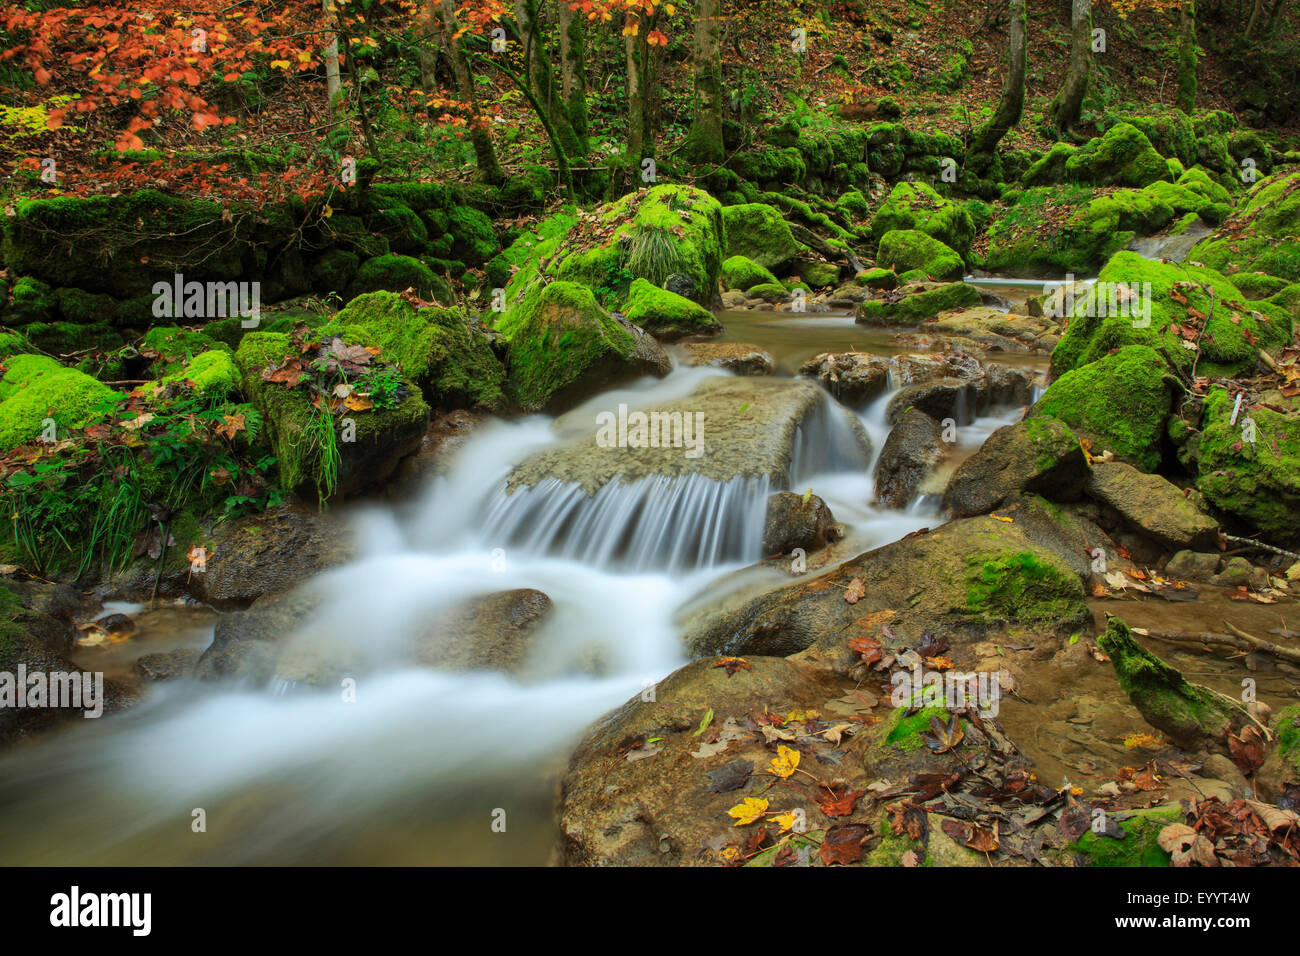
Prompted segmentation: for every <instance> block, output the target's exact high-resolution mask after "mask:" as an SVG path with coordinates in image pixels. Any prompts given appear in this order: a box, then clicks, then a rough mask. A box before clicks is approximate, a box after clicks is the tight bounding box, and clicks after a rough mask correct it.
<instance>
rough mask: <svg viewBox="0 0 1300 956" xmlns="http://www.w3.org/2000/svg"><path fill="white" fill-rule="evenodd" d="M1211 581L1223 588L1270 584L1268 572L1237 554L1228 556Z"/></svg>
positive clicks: (1255, 586)
mask: <svg viewBox="0 0 1300 956" xmlns="http://www.w3.org/2000/svg"><path fill="white" fill-rule="evenodd" d="M1210 583H1211V584H1214V585H1217V586H1218V587H1221V588H1239V587H1242V586H1245V585H1249V586H1251V587H1254V588H1263V587H1266V586H1267V585H1268V572H1267V571H1265V570H1264V569H1263V568H1257V567H1255V566H1254V565H1253V564H1251V563H1250V562H1249V561H1247V560H1246V559H1245V558H1243V557H1241V556H1237V557H1232V558H1228V560H1227V561H1225V562H1224V563H1223V568H1222V569H1221V570H1220V571H1219V573H1218V574H1216V575H1214V577H1212V578H1211V579H1210Z"/></svg>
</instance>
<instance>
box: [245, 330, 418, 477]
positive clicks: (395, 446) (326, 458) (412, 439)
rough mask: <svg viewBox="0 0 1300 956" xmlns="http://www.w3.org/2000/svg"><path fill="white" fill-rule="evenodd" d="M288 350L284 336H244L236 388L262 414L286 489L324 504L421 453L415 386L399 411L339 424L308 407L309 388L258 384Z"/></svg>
mask: <svg viewBox="0 0 1300 956" xmlns="http://www.w3.org/2000/svg"><path fill="white" fill-rule="evenodd" d="M292 349H293V344H292V341H291V339H290V337H289V335H287V334H285V333H282V332H249V333H248V334H247V335H245V336H244V338H243V340H242V341H241V342H240V343H239V349H238V351H237V352H236V353H235V365H236V367H237V368H238V369H239V377H240V383H241V390H242V391H243V393H244V394H245V395H246V396H247V397H248V398H249V399H250V400H251V402H252V404H253V405H255V406H256V408H257V410H258V411H259V412H260V413H261V414H262V418H263V421H264V422H265V427H266V434H267V439H268V443H269V444H270V446H271V448H272V450H273V451H274V452H275V456H276V463H277V466H278V468H279V476H280V484H281V485H282V486H283V487H284V488H286V489H289V490H291V491H294V492H297V493H299V494H304V495H311V496H314V497H318V498H319V499H321V500H324V499H326V498H330V497H344V496H347V495H350V494H353V493H355V492H357V491H361V490H363V489H366V488H369V487H373V486H375V485H377V484H380V483H382V482H383V481H385V480H386V479H387V478H388V477H390V476H391V475H392V474H393V473H394V472H395V471H396V470H397V466H398V464H399V463H400V461H401V459H402V458H404V457H406V456H407V455H409V454H412V453H413V452H415V451H417V450H418V449H419V447H420V443H421V441H422V440H423V438H424V433H425V431H426V430H427V429H428V426H429V406H428V405H427V404H425V401H424V399H423V397H421V395H420V390H419V388H417V387H416V386H415V385H414V384H413V383H407V389H406V397H405V398H404V399H402V401H401V402H400V404H398V406H397V407H396V408H391V409H369V410H366V411H360V412H351V413H349V414H348V415H346V416H344V418H343V419H336V418H335V417H334V416H333V415H331V414H329V412H327V411H322V410H319V409H317V408H315V407H314V406H313V405H312V402H311V398H310V397H309V392H308V391H307V389H306V387H304V386H298V387H294V388H290V387H288V386H285V385H281V384H279V383H275V382H264V381H263V380H262V371H263V370H264V369H265V368H266V367H267V366H268V365H270V364H279V363H281V362H283V361H284V360H285V359H286V358H287V357H288V356H289V354H290V353H291V351H292ZM348 422H351V426H349V425H348V424H347V423H348ZM352 428H355V433H354V434H353V433H352V432H351V429H352ZM349 437H351V438H353V440H351V441H348V440H347V439H348V438H349Z"/></svg>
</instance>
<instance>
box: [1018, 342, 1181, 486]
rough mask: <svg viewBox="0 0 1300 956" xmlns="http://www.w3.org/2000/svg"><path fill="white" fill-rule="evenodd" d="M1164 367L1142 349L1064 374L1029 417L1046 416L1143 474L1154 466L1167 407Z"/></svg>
mask: <svg viewBox="0 0 1300 956" xmlns="http://www.w3.org/2000/svg"><path fill="white" fill-rule="evenodd" d="M1167 374H1168V367H1167V366H1166V365H1165V363H1164V361H1163V360H1162V359H1161V357H1160V356H1159V355H1158V354H1157V353H1156V352H1155V351H1154V350H1153V349H1151V348H1149V347H1147V346H1145V345H1128V346H1125V347H1123V348H1121V349H1120V350H1119V352H1117V353H1116V354H1114V355H1106V356H1104V357H1103V358H1101V359H1099V360H1098V361H1096V362H1092V363H1090V364H1087V365H1083V366H1080V367H1079V368H1077V369H1074V370H1072V371H1069V372H1066V373H1065V374H1064V375H1062V376H1061V377H1060V378H1058V379H1057V380H1056V381H1054V382H1053V383H1052V384H1051V385H1050V386H1048V389H1047V391H1046V392H1045V393H1044V394H1043V396H1042V398H1040V399H1039V400H1038V402H1037V403H1036V404H1035V405H1034V407H1033V409H1032V410H1031V412H1030V414H1031V415H1034V416H1037V415H1050V416H1053V417H1054V418H1058V419H1060V420H1061V421H1063V422H1065V423H1066V424H1067V425H1068V426H1070V428H1071V429H1072V430H1073V431H1075V432H1076V433H1078V434H1080V436H1081V437H1086V438H1088V439H1090V440H1091V441H1092V442H1093V451H1094V453H1098V454H1099V453H1101V452H1102V451H1111V452H1114V454H1115V456H1116V457H1118V458H1121V459H1123V460H1124V461H1128V462H1132V463H1133V464H1134V465H1137V466H1138V467H1139V468H1142V469H1143V470H1144V471H1153V470H1155V468H1156V467H1157V466H1158V465H1159V464H1160V457H1161V456H1160V435H1161V434H1162V432H1163V431H1164V427H1165V420H1166V419H1167V418H1168V417H1169V410H1170V406H1171V403H1172V398H1171V393H1170V390H1169V386H1168V385H1167V384H1166V382H1165V376H1166V375H1167Z"/></svg>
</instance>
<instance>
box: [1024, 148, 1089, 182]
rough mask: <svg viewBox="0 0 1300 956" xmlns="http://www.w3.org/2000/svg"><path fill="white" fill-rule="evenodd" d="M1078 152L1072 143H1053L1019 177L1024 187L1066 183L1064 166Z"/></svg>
mask: <svg viewBox="0 0 1300 956" xmlns="http://www.w3.org/2000/svg"><path fill="white" fill-rule="evenodd" d="M1078 151H1079V147H1077V146H1075V145H1074V144H1072V143H1053V144H1052V148H1051V149H1049V150H1048V151H1047V152H1046V153H1044V154H1043V155H1042V156H1040V157H1039V158H1038V159H1037V160H1035V161H1034V162H1033V163H1031V164H1030V166H1029V168H1028V169H1026V170H1025V172H1024V175H1023V176H1021V177H1020V181H1021V183H1023V184H1024V185H1026V186H1055V185H1059V184H1061V183H1064V182H1066V181H1067V177H1066V173H1065V164H1066V163H1067V162H1069V161H1070V158H1071V157H1072V156H1074V154H1075V153H1077V152H1078Z"/></svg>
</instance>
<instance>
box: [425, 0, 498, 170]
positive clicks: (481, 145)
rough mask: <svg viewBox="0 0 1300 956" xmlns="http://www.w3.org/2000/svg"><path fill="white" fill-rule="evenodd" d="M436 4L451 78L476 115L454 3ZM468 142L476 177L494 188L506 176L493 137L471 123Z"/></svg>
mask: <svg viewBox="0 0 1300 956" xmlns="http://www.w3.org/2000/svg"><path fill="white" fill-rule="evenodd" d="M437 2H438V13H439V16H440V18H441V24H442V39H443V43H444V44H445V46H446V51H447V60H448V62H450V63H451V72H452V75H453V76H454V77H455V78H456V88H457V90H459V92H460V98H461V99H462V100H463V101H464V102H465V103H466V105H468V106H469V107H470V108H471V109H472V110H474V111H475V112H477V111H478V100H477V97H476V96H475V93H474V76H473V74H472V73H470V69H469V61H468V60H467V59H466V58H465V49H464V47H462V46H461V43H460V38H459V37H458V36H456V31H457V30H459V29H460V26H459V24H457V22H456V4H455V0H437ZM469 141H470V145H471V146H473V147H474V161H475V162H476V163H477V164H478V174H479V178H480V179H482V180H483V181H484V182H485V183H490V184H492V185H494V186H495V185H497V184H498V183H500V182H502V181H503V180H504V179H505V176H504V175H503V174H502V172H501V164H500V163H498V162H497V152H496V149H495V147H493V145H492V134H491V133H489V132H488V131H487V130H486V129H484V128H483V127H482V126H481V125H479V124H478V123H477V122H471V123H470V127H469Z"/></svg>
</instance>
